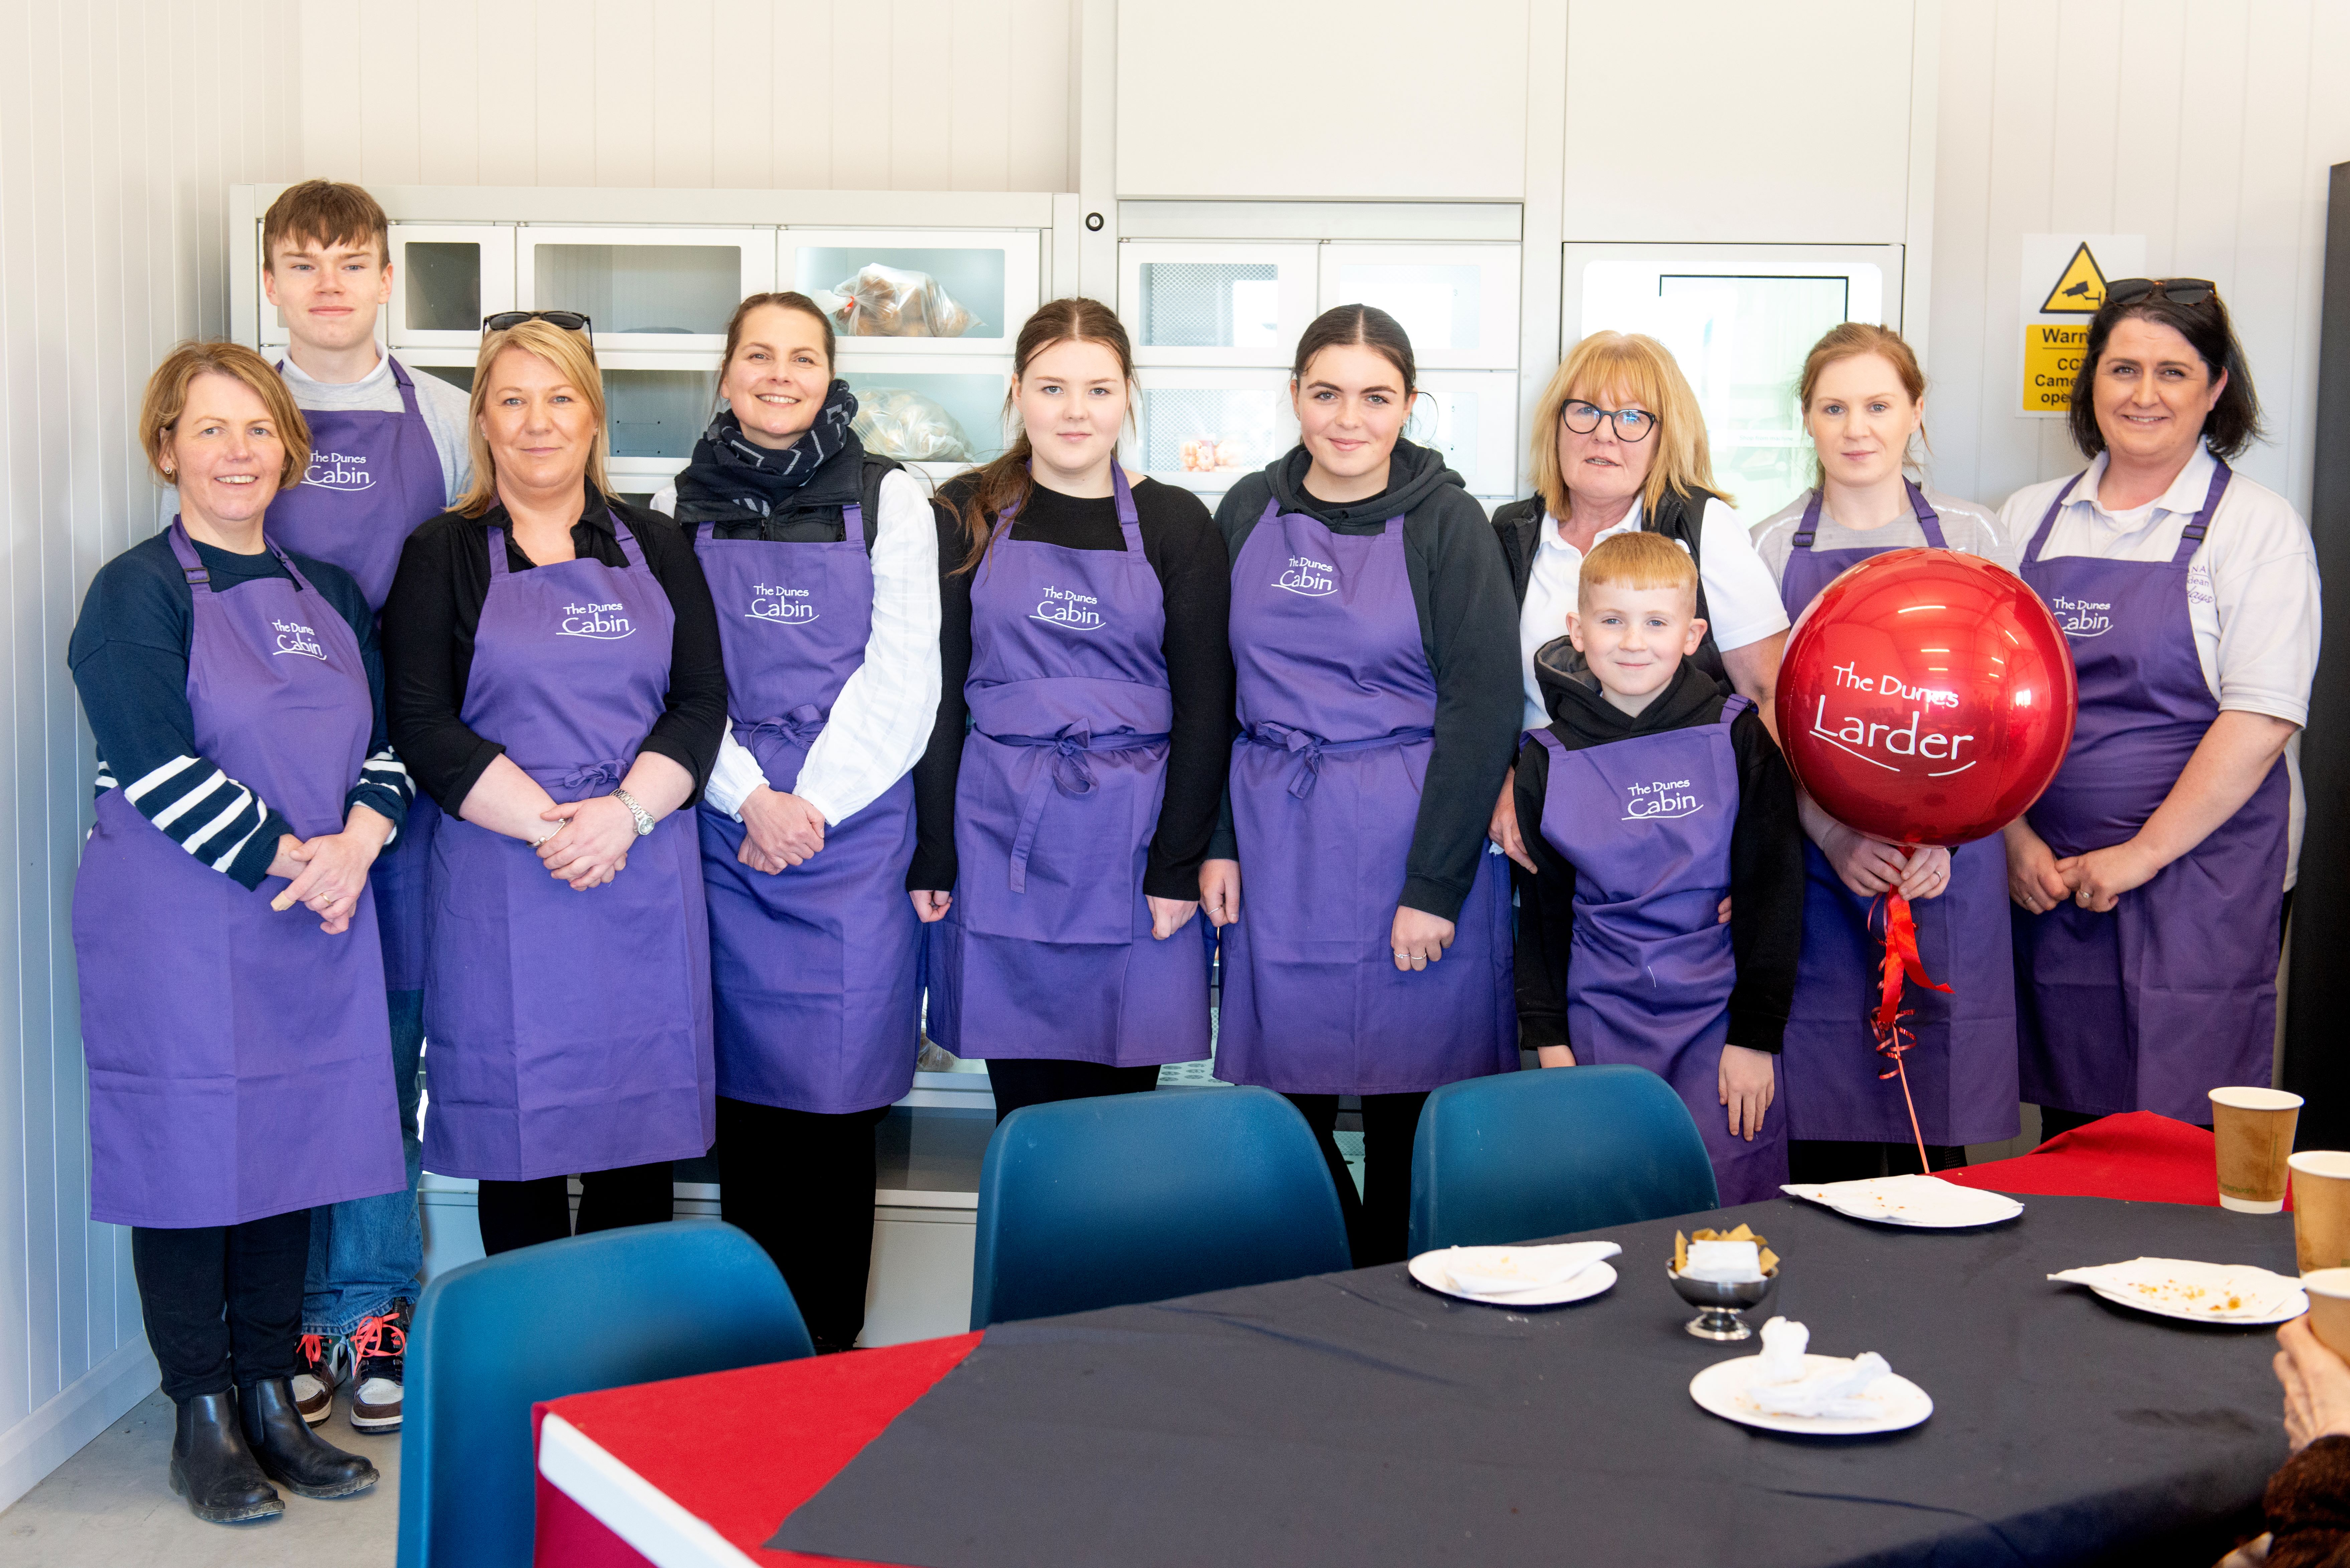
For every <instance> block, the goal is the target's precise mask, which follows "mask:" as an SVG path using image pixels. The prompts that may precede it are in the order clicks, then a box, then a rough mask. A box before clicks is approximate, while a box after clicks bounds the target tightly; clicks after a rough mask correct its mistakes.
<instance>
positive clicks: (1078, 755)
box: [982, 724, 1169, 893]
mask: <svg viewBox="0 0 2350 1568" xmlns="http://www.w3.org/2000/svg"><path fill="white" fill-rule="evenodd" d="M982 733H983V734H984V733H986V732H984V731H983V732H982ZM987 738H988V739H989V740H991V741H994V742H998V743H1000V744H1003V745H1006V746H1049V747H1051V748H1052V750H1053V759H1052V766H1050V767H1048V768H1045V770H1044V771H1042V772H1040V773H1039V774H1037V775H1036V782H1035V783H1034V784H1030V785H1029V786H1028V794H1027V798H1026V799H1024V800H1023V801H1022V802H1021V805H1020V830H1019V832H1017V833H1015V834H1014V835H1013V837H1012V865H1011V868H1010V875H1009V876H1008V877H1007V878H1006V880H1007V881H1008V882H1009V884H1010V886H1011V888H1012V890H1013V891H1014V892H1015V893H1025V892H1026V891H1027V890H1028V852H1029V851H1030V850H1031V849H1033V848H1035V845H1036V825H1037V824H1038V823H1040V822H1042V821H1043V820H1044V819H1045V800H1046V799H1047V798H1048V797H1049V795H1050V794H1051V790H1052V789H1058V790H1059V791H1060V792H1061V793H1062V794H1066V795H1075V796H1080V797H1082V796H1085V795H1089V794H1093V793H1094V770H1093V765H1092V764H1091V763H1088V762H1087V761H1086V753H1088V752H1139V751H1141V750H1143V749H1144V748H1146V747H1149V746H1156V745H1162V744H1164V743H1165V742H1167V740H1168V739H1169V737H1168V736H1166V735H1139V734H1136V733H1135V732H1133V731H1131V730H1116V731H1113V732H1110V733H1109V734H1107V735H1103V736H1101V737H1099V738H1098V739H1097V738H1096V737H1095V735H1094V732H1092V731H1091V730H1090V729H1088V728H1087V727H1086V726H1085V725H1083V724H1067V725H1064V726H1063V727H1062V730H1061V732H1060V733H1059V734H1057V735H988V737H987ZM1047 786H1050V788H1048V787H1047Z"/></svg>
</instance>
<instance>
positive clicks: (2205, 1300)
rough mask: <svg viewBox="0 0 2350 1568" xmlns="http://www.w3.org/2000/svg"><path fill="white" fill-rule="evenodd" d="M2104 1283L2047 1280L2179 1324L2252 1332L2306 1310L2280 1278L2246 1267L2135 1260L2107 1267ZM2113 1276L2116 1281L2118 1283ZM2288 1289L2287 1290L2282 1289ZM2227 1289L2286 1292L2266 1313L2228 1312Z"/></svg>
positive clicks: (2305, 1302) (2302, 1298)
mask: <svg viewBox="0 0 2350 1568" xmlns="http://www.w3.org/2000/svg"><path fill="white" fill-rule="evenodd" d="M2099 1272H2101V1273H2104V1274H2106V1275H2107V1276H2108V1277H2107V1278H2104V1279H2089V1280H2068V1279H2064V1278H2063V1277H2062V1276H2061V1275H2057V1274H2051V1275H2049V1276H2048V1277H2049V1278H2050V1279H2051V1280H2052V1281H2054V1282H2057V1283H2059V1284H2072V1285H2085V1286H2086V1287H2087V1288H2088V1289H2090V1290H2092V1291H2094V1292H2095V1293H2097V1294H2098V1295H2100V1296H2102V1297H2104V1298H2105V1299H2106V1300H2107V1301H2109V1302H2111V1303H2114V1304H2115V1305H2116V1306H2125V1307H2128V1308H2130V1309H2131V1310H2132V1311H2134V1312H2142V1313H2147V1314H2151V1315H2153V1316H2155V1317H2168V1318H2177V1319H2178V1321H2180V1322H2181V1323H2212V1324H2226V1325H2229V1326H2232V1327H2240V1328H2251V1327H2257V1326H2260V1325H2262V1324H2277V1323H2289V1322H2291V1321H2292V1320H2293V1319H2294V1318H2297V1317H2299V1316H2300V1315H2301V1314H2303V1313H2305V1312H2307V1311H2308V1310H2309V1294H2308V1293H2307V1292H2305V1291H2303V1289H2302V1288H2301V1287H2300V1286H2299V1285H2298V1284H2295V1283H2293V1281H2291V1280H2290V1279H2288V1278H2286V1276H2284V1275H2282V1274H2278V1273H2274V1272H2271V1271H2269V1270H2267V1269H2262V1268H2258V1267H2255V1266H2254V1265H2252V1264H2250V1263H2240V1264H2222V1263H2201V1262H2194V1261H2192V1260H2183V1259H2178V1258H2134V1259H2132V1260H2131V1261H2130V1262H2126V1263H2112V1264H2107V1265H2105V1266H2104V1267H2103V1268H2102V1269H2100V1270H2099ZM2116 1276H2117V1277H2116ZM2285 1287H2289V1288H2285ZM2231 1288H2245V1289H2249V1290H2251V1291H2253V1292H2257V1293H2262V1294H2266V1293H2271V1292H2274V1291H2276V1290H2279V1289H2281V1288H2282V1289H2284V1293H2283V1295H2282V1300H2280V1301H2279V1302H2278V1303H2277V1304H2276V1305H2275V1306H2273V1307H2272V1308H2270V1309H2268V1310H2267V1311H2261V1310H2259V1309H2258V1308H2257V1307H2255V1308H2254V1309H2252V1310H2251V1311H2234V1312H2231V1311H2230V1310H2229V1309H2228V1305H2227V1302H2228V1295H2227V1293H2228V1292H2230V1289H2231Z"/></svg>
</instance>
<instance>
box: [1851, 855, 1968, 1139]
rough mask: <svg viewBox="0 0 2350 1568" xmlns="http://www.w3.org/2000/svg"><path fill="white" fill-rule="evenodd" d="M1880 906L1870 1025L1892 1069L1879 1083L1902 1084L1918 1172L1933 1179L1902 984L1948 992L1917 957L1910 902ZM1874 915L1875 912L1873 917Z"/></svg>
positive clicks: (1888, 899) (1888, 900)
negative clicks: (1878, 975) (1907, 1060)
mask: <svg viewBox="0 0 2350 1568" xmlns="http://www.w3.org/2000/svg"><path fill="white" fill-rule="evenodd" d="M1877 903H1878V904H1880V905H1881V906H1882V907H1883V908H1884V910H1885V965H1884V973H1883V977H1882V979H1881V980H1880V981H1879V982H1878V986H1877V1011H1876V1012H1875V1013H1873V1014H1871V1015H1870V1018H1869V1025H1870V1027H1871V1028H1872V1029H1873V1030H1874V1031H1875V1032H1876V1034H1877V1054H1878V1055H1880V1056H1885V1057H1888V1058H1890V1059H1891V1061H1892V1063H1893V1065H1892V1066H1890V1067H1888V1068H1887V1069H1886V1070H1885V1071H1884V1072H1882V1073H1879V1074H1878V1075H1877V1082H1878V1083H1880V1084H1881V1083H1883V1082H1884V1081H1885V1080H1886V1079H1887V1078H1892V1077H1898V1078H1899V1079H1900V1080H1901V1103H1902V1104H1903V1105H1905V1106H1908V1107H1909V1133H1910V1136H1911V1137H1915V1138H1916V1139H1917V1140H1918V1170H1919V1172H1920V1173H1921V1174H1924V1175H1927V1176H1931V1175H1933V1174H1934V1168H1933V1165H1932V1163H1931V1162H1930V1161H1929V1160H1928V1159H1927V1158H1926V1135H1925V1134H1924V1133H1923V1132H1921V1131H1919V1130H1918V1102H1917V1101H1916V1100H1914V1099H1912V1098H1911V1097H1910V1095H1909V1072H1908V1068H1906V1067H1904V1066H1903V1065H1902V1064H1901V1058H1902V1055H1903V1054H1904V1053H1906V1052H1907V1051H1908V1049H1909V1047H1910V1046H1912V1045H1915V1044H1917V1043H1918V1041H1917V1037H1916V1036H1915V1035H1913V1034H1911V1033H1909V1031H1908V1029H1906V1028H1904V1027H1903V1026H1902V1023H1901V1021H1902V1020H1903V1019H1905V1018H1908V1016H1909V1014H1908V1012H1904V1011H1903V1010H1902V1007H1901V981H1902V978H1903V977H1904V976H1905V975H1906V976H1907V977H1908V978H1909V979H1911V980H1914V981H1917V982H1918V984H1919V985H1922V986H1924V987H1925V988H1926V989H1927V990H1929V991H1941V992H1947V991H1949V990H1950V987H1949V986H1947V985H1937V984H1935V983H1934V981H1933V980H1932V979H1931V978H1930V977H1929V975H1928V974H1927V973H1926V963H1925V961H1924V960H1923V959H1921V958H1919V957H1918V922H1917V921H1916V919H1912V918H1911V916H1910V913H1909V900H1908V899H1907V898H1903V897H1902V896H1901V895H1900V894H1899V893H1898V892H1895V893H1888V894H1887V895H1886V896H1885V897H1884V898H1879V899H1878V900H1877ZM1873 912H1874V911H1872V913H1873Z"/></svg>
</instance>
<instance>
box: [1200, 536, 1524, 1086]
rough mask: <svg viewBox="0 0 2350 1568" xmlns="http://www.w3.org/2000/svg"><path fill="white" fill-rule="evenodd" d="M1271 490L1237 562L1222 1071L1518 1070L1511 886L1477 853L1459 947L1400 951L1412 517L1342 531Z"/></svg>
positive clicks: (1424, 713) (1411, 787)
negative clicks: (1433, 952)
mask: <svg viewBox="0 0 2350 1568" xmlns="http://www.w3.org/2000/svg"><path fill="white" fill-rule="evenodd" d="M1279 505H1280V504H1279V503H1278V502H1267V503H1266V504H1265V509H1264V515H1263V516H1262V517H1260V518H1259V519H1257V524H1256V527H1255V528H1254V529H1253V531H1252V532H1251V533H1250V535H1249V536H1248V542H1247V543H1246V544H1244V545H1242V546H1241V553H1240V556H1239V558H1238V559H1237V560H1235V561H1233V563H1232V661H1233V664H1234V666H1235V667H1236V670H1235V672H1236V674H1237V676H1238V686H1237V694H1238V698H1239V708H1240V719H1241V725H1242V731H1241V734H1240V736H1239V738H1237V739H1236V740H1235V741H1234V742H1232V774H1231V781H1232V782H1231V790H1232V826H1233V829H1234V832H1235V834H1236V835H1237V836H1238V838H1239V842H1240V863H1241V868H1242V869H1241V918H1240V919H1239V920H1237V921H1236V922H1234V923H1232V925H1229V926H1226V927H1225V928H1224V930H1223V933H1222V935H1223V955H1224V981H1223V1004H1222V1014H1221V1021H1220V1031H1219V1033H1218V1035H1217V1042H1216V1076H1218V1077H1219V1078H1222V1079H1225V1080H1226V1081H1228V1082H1231V1083H1235V1084H1261V1085H1264V1086H1266V1087H1268V1088H1273V1089H1279V1090H1282V1091H1284V1093H1288V1094H1300V1095H1334V1094H1335V1095H1355V1094H1361V1095H1387V1094H1401V1093H1410V1092H1416V1091H1419V1090H1422V1089H1433V1088H1436V1087H1438V1086H1439V1085H1444V1084H1450V1083H1453V1082H1455V1081H1457V1080H1459V1079H1462V1078H1477V1077H1482V1076H1484V1075H1486V1074H1489V1073H1506V1072H1511V1071H1513V1070H1514V1069H1515V1068H1516V1067H1517V1064H1518V1041H1517V1009H1516V1005H1515V1002H1514V999H1513V994H1512V990H1511V978H1510V975H1511V971H1510V888H1509V881H1508V878H1507V877H1506V876H1504V875H1503V873H1501V872H1498V871H1496V870H1495V869H1494V859H1495V857H1492V856H1487V855H1481V856H1479V857H1478V860H1477V875H1476V881H1475V882H1474V884H1473V885H1472V886H1471V888H1470V890H1469V897H1468V898H1467V900H1466V901H1465V902H1463V903H1462V905H1461V912H1460V914H1459V916H1458V917H1457V918H1456V919H1455V921H1454V929H1455V936H1454V938H1453V942H1452V946H1451V948H1449V949H1447V950H1445V954H1444V956H1443V958H1442V959H1440V960H1439V961H1437V962H1435V963H1431V964H1430V965H1429V966H1428V967H1427V968H1426V969H1424V970H1417V971H1406V970H1399V969H1397V968H1396V966H1395V961H1394V958H1393V956H1392V953H1393V932H1394V925H1395V914H1396V903H1397V900H1398V899H1399V898H1401V896H1402V894H1403V884H1404V867H1405V863H1406V862H1407V860H1408V859H1409V857H1410V854H1411V839H1412V831H1413V828H1414V826H1416V825H1417V823H1418V822H1419V796H1420V785H1421V781H1422V780H1423V778H1424V777H1425V776H1426V774H1427V772H1428V758H1429V753H1430V752H1431V751H1432V750H1433V749H1434V745H1435V742H1434V737H1435V733H1436V730H1435V724H1436V678H1435V676H1434V675H1433V674H1431V673H1430V670H1429V668H1428V655H1427V651H1426V649H1425V648H1424V646H1423V645H1422V643H1421V641H1420V635H1419V612H1418V611H1417V610H1416V609H1415V608H1414V607H1413V604H1412V597H1411V578H1410V576H1409V573H1408V571H1407V569H1406V566H1405V564H1404V546H1403V519H1402V518H1401V517H1390V518H1389V519H1388V524H1387V527H1386V528H1385V529H1384V530H1382V531H1381V532H1379V533H1377V534H1337V533H1334V532H1332V531H1331V530H1330V529H1329V528H1328V527H1327V526H1326V525H1325V524H1323V523H1322V522H1321V521H1319V520H1318V519H1316V518H1314V517H1310V516H1307V515H1306V514H1304V513H1298V512H1289V513H1284V512H1282V511H1280V510H1279Z"/></svg>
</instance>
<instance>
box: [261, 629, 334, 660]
mask: <svg viewBox="0 0 2350 1568" xmlns="http://www.w3.org/2000/svg"><path fill="white" fill-rule="evenodd" d="M269 625H270V628H271V629H273V630H275V631H276V633H277V651H276V653H273V654H271V655H270V657H271V658H272V659H275V658H276V657H277V654H278V653H299V654H303V655H306V656H307V657H309V658H311V659H317V660H319V661H320V662H322V663H323V662H324V661H325V660H326V657H327V650H326V649H324V648H322V647H320V646H319V644H318V634H317V632H315V631H313V630H311V629H310V628H308V627H307V626H304V625H302V624H301V623H300V622H299V621H291V620H273V621H271V622H270V623H269Z"/></svg>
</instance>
